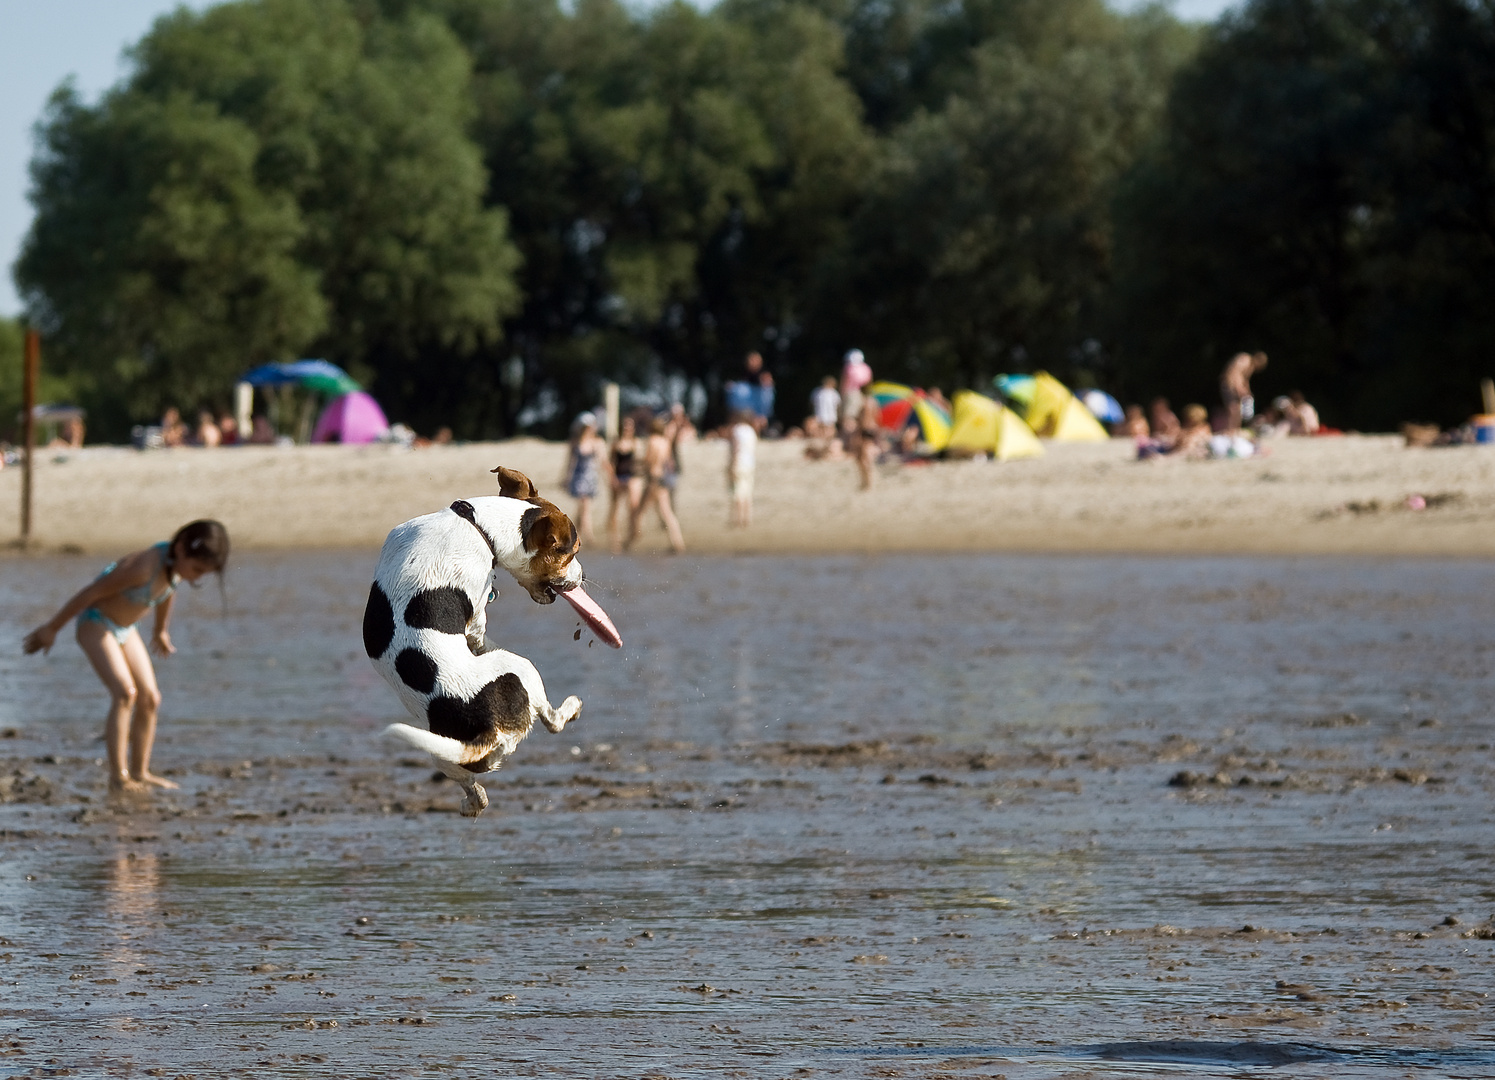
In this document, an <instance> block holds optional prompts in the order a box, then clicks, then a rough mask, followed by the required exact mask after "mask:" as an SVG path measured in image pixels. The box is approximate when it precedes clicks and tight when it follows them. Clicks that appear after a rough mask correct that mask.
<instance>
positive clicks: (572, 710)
mask: <svg viewBox="0 0 1495 1080" xmlns="http://www.w3.org/2000/svg"><path fill="white" fill-rule="evenodd" d="M580 715H581V698H579V697H577V696H576V695H575V694H572V695H571V696H570V697H568V698H567V699H566V700H565V701H563V702H561V707H560V708H559V709H556V710H555V715H554V716H553V717H541V719H542V720H544V721H545V726H546V727H547V728H549V729H550V730H551V731H552V732H557V731H560V730H561V729H562V728H563V727H565V726H566V725H567V724H569V723H570V722H571V721H573V720H575V719H576V718H577V717H578V716H580Z"/></svg>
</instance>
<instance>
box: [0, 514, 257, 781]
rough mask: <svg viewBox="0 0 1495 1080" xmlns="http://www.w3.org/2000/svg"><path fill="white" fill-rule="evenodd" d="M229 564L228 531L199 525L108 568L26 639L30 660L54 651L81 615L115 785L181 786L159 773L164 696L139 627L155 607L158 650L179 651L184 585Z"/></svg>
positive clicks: (184, 528)
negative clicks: (176, 621) (105, 696)
mask: <svg viewBox="0 0 1495 1080" xmlns="http://www.w3.org/2000/svg"><path fill="white" fill-rule="evenodd" d="M227 562H228V531H227V530H226V529H224V527H223V526H222V525H220V524H219V523H218V522H216V521H194V522H192V523H191V524H188V525H184V526H182V527H181V528H180V529H178V530H177V533H176V535H175V536H173V537H172V538H171V539H170V540H165V541H162V542H161V543H159V544H154V545H152V546H151V547H148V548H146V549H145V550H144V551H137V552H135V553H134V554H133V555H126V556H125V557H124V558H123V559H120V560H119V561H118V562H112V563H110V564H109V565H108V566H106V567H104V570H103V573H101V574H100V575H99V576H98V577H97V578H96V579H94V581H93V583H92V584H90V585H87V586H85V587H84V588H83V589H82V590H80V591H79V592H78V593H77V595H75V596H74V597H73V598H72V599H71V600H69V601H68V602H67V603H66V604H64V605H62V610H61V611H59V612H58V613H57V614H56V615H54V616H52V618H51V619H49V620H47V621H46V622H45V623H43V624H42V625H41V626H38V627H37V628H36V629H35V630H33V631H31V633H29V634H27V635H26V638H25V640H24V641H23V642H22V648H23V649H24V650H25V651H26V653H27V654H28V655H29V654H31V653H35V652H48V651H50V650H51V648H52V643H53V642H55V641H56V640H57V635H58V633H59V632H60V631H61V630H62V627H63V626H64V625H65V624H66V623H67V621H68V620H69V619H71V618H73V617H75V616H76V617H77V620H78V623H77V630H76V636H77V639H78V646H79V647H80V648H81V649H82V650H83V654H84V655H85V656H87V657H88V662H89V663H90V664H92V665H93V670H94V672H95V673H96V674H97V675H98V677H99V680H100V681H101V682H102V683H103V684H104V689H106V690H108V691H109V698H110V701H109V716H108V719H107V720H106V721H105V723H104V745H105V747H106V749H107V751H108V754H109V787H110V789H111V790H115V791H141V790H145V789H147V788H148V787H151V786H155V787H163V788H174V787H176V786H177V785H176V784H174V783H172V782H171V781H170V780H167V779H164V778H163V777H160V776H156V775H155V774H154V773H152V772H151V769H150V765H151V746H152V744H153V743H154V742H155V739H156V713H157V710H158V709H159V708H160V706H161V691H160V690H159V689H157V686H156V672H155V669H154V668H153V667H151V658H150V653H148V652H147V651H146V647H145V642H143V641H142V640H141V637H140V633H139V631H137V630H136V629H135V624H136V623H137V622H138V621H140V618H141V617H142V616H143V615H144V614H145V613H146V612H147V611H150V610H152V609H154V610H155V613H156V616H155V626H154V628H153V630H152V632H151V647H152V648H154V649H155V650H156V652H157V653H158V654H159V655H161V656H170V655H171V654H172V653H174V652H176V649H175V648H174V647H173V646H172V644H171V635H170V634H169V633H168V628H169V626H170V624H171V607H172V602H173V600H174V599H175V593H176V587H177V585H178V584H179V583H181V582H183V581H185V582H188V583H189V584H194V585H195V584H196V583H197V582H198V581H200V580H201V579H202V578H203V577H205V576H207V575H208V574H218V575H219V580H220V581H221V580H222V574H223V567H224V566H225V565H226V564H227Z"/></svg>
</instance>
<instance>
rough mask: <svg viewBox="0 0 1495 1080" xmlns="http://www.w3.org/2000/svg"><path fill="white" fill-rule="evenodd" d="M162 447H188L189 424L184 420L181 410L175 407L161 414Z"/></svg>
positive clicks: (170, 407) (168, 408)
mask: <svg viewBox="0 0 1495 1080" xmlns="http://www.w3.org/2000/svg"><path fill="white" fill-rule="evenodd" d="M161 445H162V446H186V445H187V424H186V422H185V421H183V420H182V413H181V410H180V409H178V408H177V407H176V406H175V405H170V406H167V409H166V411H165V412H164V413H162V414H161Z"/></svg>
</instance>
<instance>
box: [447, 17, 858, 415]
mask: <svg viewBox="0 0 1495 1080" xmlns="http://www.w3.org/2000/svg"><path fill="white" fill-rule="evenodd" d="M430 9H431V10H433V11H438V12H440V13H441V14H442V15H443V17H444V18H446V19H447V20H448V22H449V25H451V26H452V27H453V29H454V30H455V32H456V33H457V34H458V36H459V37H460V38H461V39H462V40H463V41H464V43H465V44H466V45H467V47H468V50H469V52H470V53H471V55H472V56H473V57H474V64H475V75H474V92H475V97H476V100H477V102H478V115H479V121H478V124H477V128H476V130H477V132H478V138H479V140H480V142H481V143H482V144H483V146H484V149H485V152H486V161H487V164H488V168H489V171H490V174H491V176H492V185H491V190H490V196H489V197H490V201H491V202H493V203H495V204H498V205H502V206H505V207H507V208H508V209H509V211H510V213H511V216H512V217H511V220H512V222H513V230H514V235H515V238H516V241H517V242H518V244H519V245H520V247H521V248H522V250H523V252H524V257H525V264H524V269H523V271H522V280H523V283H524V292H525V305H524V309H523V310H522V311H521V312H520V313H519V314H518V315H517V316H515V317H514V318H513V319H512V320H511V321H510V322H509V324H508V331H509V334H508V342H507V344H506V345H505V346H504V347H503V348H501V349H497V350H494V351H493V352H492V354H491V356H492V362H491V363H490V364H489V365H488V366H489V370H490V371H495V372H496V371H499V370H503V369H507V370H510V371H514V372H516V373H519V372H522V377H523V380H524V387H523V391H522V395H510V396H509V401H508V408H509V411H508V416H509V419H510V421H512V418H513V416H514V415H515V414H516V413H517V411H518V407H519V405H520V404H521V400H520V398H521V397H522V400H526V401H533V400H535V399H536V398H537V397H540V396H542V395H544V396H546V397H548V399H549V400H551V401H553V402H555V403H556V404H557V406H558V407H559V410H560V412H561V414H562V415H564V414H566V413H569V412H571V411H573V410H574V409H575V408H577V407H579V406H580V405H582V404H589V403H591V402H592V401H594V400H595V396H594V395H595V389H596V386H595V384H596V382H597V381H598V379H599V378H600V377H601V376H602V375H603V373H604V372H605V373H606V374H607V375H609V376H611V377H614V378H617V377H623V378H632V379H634V380H637V381H643V380H645V379H646V378H648V377H649V376H650V374H651V373H654V374H657V373H659V372H660V371H670V372H676V373H684V374H686V375H688V376H689V377H691V378H694V379H698V380H700V381H702V382H704V383H708V384H710V383H713V382H714V381H716V380H717V378H718V374H719V370H720V369H721V368H722V367H723V366H725V365H728V364H734V363H738V362H740V357H741V351H742V350H744V349H746V348H748V347H752V346H754V345H758V344H761V343H762V342H763V341H764V334H765V331H766V330H772V331H773V332H774V333H775V334H777V328H778V327H780V326H782V325H792V324H793V323H795V322H796V321H797V320H800V319H802V317H803V313H802V311H801V310H800V309H801V308H802V306H803V302H804V297H805V294H806V292H807V285H808V278H809V275H810V274H811V272H812V270H813V267H814V265H815V264H816V263H817V261H818V259H819V258H820V255H821V251H822V249H823V248H824V247H825V246H826V245H827V244H830V243H832V242H833V241H834V238H835V237H836V236H837V235H838V234H839V230H840V229H841V228H842V227H843V224H844V219H845V217H846V207H847V203H848V199H849V197H850V195H851V194H852V193H854V192H855V191H856V190H857V189H858V186H859V184H860V178H861V174H862V173H863V172H864V171H865V165H866V162H867V161H868V159H869V156H870V143H869V140H868V137H867V134H866V132H865V130H864V129H863V128H862V125H861V123H860V118H859V116H858V106H857V101H856V98H855V96H854V94H852V93H851V92H850V89H849V88H848V87H847V86H846V85H845V84H844V82H843V81H842V80H841V79H840V78H839V75H838V67H839V65H840V42H839V35H838V33H837V31H836V29H835V27H834V26H832V25H831V24H830V23H829V22H828V21H826V20H825V19H824V18H823V17H821V16H819V15H817V14H815V13H814V12H812V11H811V10H810V9H808V8H805V7H801V6H797V5H792V4H773V3H762V4H733V5H727V6H726V7H723V8H721V9H717V10H715V11H712V12H709V13H703V12H701V11H699V10H697V9H696V8H693V7H691V6H689V5H685V4H673V5H666V6H664V7H661V8H658V9H656V10H654V11H651V12H647V13H644V14H640V15H634V14H631V13H630V12H629V11H628V10H627V9H626V8H624V7H622V6H621V5H620V4H617V3H614V2H612V0H584V2H582V3H580V4H578V5H577V7H576V9H575V11H574V12H573V13H572V14H570V15H565V14H562V13H560V12H559V11H558V10H557V9H556V8H555V7H554V5H552V4H550V3H547V2H544V0H506V2H500V3H487V2H481V0H446V2H442V3H432V4H431V5H430ZM505 393H506V394H507V393H508V388H505Z"/></svg>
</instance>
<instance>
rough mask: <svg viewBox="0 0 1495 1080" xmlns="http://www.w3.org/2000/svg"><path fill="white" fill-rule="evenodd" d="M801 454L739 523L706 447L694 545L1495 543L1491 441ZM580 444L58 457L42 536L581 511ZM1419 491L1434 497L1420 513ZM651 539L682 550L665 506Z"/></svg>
mask: <svg viewBox="0 0 1495 1080" xmlns="http://www.w3.org/2000/svg"><path fill="white" fill-rule="evenodd" d="M802 451H803V444H802V443H799V442H779V443H765V444H763V445H761V446H760V449H759V463H758V471H757V498H756V501H755V520H754V523H753V526H752V527H751V528H750V529H747V530H733V529H730V528H728V527H727V524H726V521H727V503H728V500H727V490H726V482H725V477H724V470H725V465H726V453H727V452H726V448H725V445H724V444H723V443H720V442H703V443H700V444H697V445H694V446H691V447H689V448H688V449H687V453H686V457H685V461H684V471H683V475H682V477H681V484H680V489H679V492H678V496H677V498H678V510H679V514H680V520H681V524H682V526H683V528H684V531H685V536H686V541H687V544H688V546H689V547H690V549H691V550H693V551H697V552H709V553H728V552H732V553H752V552H832V551H845V552H858V551H872V552H875V551H1073V552H1157V553H1174V552H1176V553H1200V554H1206V553H1259V554H1279V555H1281V554H1362V555H1438V556H1467V557H1489V556H1492V555H1495V485H1492V483H1491V481H1492V480H1495V448H1490V447H1453V448H1444V449H1421V450H1408V449H1405V448H1404V447H1403V445H1402V440H1401V439H1400V438H1399V437H1396V436H1351V437H1347V438H1336V439H1293V440H1288V439H1282V440H1278V441H1276V442H1274V443H1272V444H1271V453H1270V455H1269V456H1268V457H1265V458H1261V459H1257V460H1251V461H1216V462H1160V463H1138V462H1135V461H1133V460H1132V449H1131V445H1130V444H1129V443H1127V442H1124V441H1114V442H1112V443H1110V444H1102V445H1094V444H1060V445H1054V444H1051V445H1050V446H1049V447H1048V453H1047V454H1046V455H1045V456H1044V457H1043V458H1041V459H1036V460H1029V461H1017V462H1007V463H1000V464H999V463H991V462H936V463H933V464H929V465H920V466H901V465H888V466H884V467H882V468H881V469H880V471H879V475H878V482H877V484H876V485H875V487H874V490H873V491H872V492H870V493H863V492H859V491H857V490H856V474H855V469H854V467H853V466H852V464H851V463H850V462H846V461H841V462H810V461H806V460H805V459H804V457H803V454H802ZM564 458H565V447H564V446H563V445H561V444H556V443H545V442H540V441H537V440H528V439H525V440H515V441H511V442H503V443H472V444H465V445H461V446H449V447H433V448H429V449H424V450H419V451H406V450H401V449H397V448H393V447H385V446H370V447H343V446H317V447H288V448H274V447H241V448H234V449H227V450H207V451H205V450H195V449H184V450H172V451H153V452H146V453H142V452H137V451H134V450H130V449H125V448H117V447H97V448H87V449H85V450H82V451H71V452H56V451H48V452H45V453H42V454H40V455H39V465H38V468H37V472H36V501H35V510H34V526H33V538H34V541H35V548H36V549H37V550H40V551H51V552H56V551H70V550H81V551H85V552H89V553H110V552H118V551H120V550H123V549H127V548H129V547H131V546H132V545H133V546H140V545H143V544H146V543H149V542H151V541H154V540H157V539H159V538H160V537H162V536H164V535H166V534H168V533H169V532H170V531H171V530H172V529H173V528H175V527H176V526H177V525H178V524H180V523H182V522H185V521H187V520H190V519H192V518H195V517H217V518H219V519H221V520H222V521H223V522H224V523H225V524H227V526H228V528H229V530H230V533H231V534H232V535H233V537H234V539H235V543H236V545H237V546H239V547H240V548H252V549H279V548H328V547H374V546H377V545H378V544H380V543H381V542H382V541H383V538H384V536H385V534H386V533H387V532H388V530H389V529H390V527H391V526H393V525H395V524H397V523H398V522H400V521H403V520H406V519H408V518H411V517H414V516H416V515H419V514H422V513H429V512H430V511H432V510H435V509H438V508H440V507H442V506H445V505H447V504H448V503H449V502H451V501H452V500H453V499H456V498H459V497H463V496H472V495H482V494H488V493H490V492H491V491H492V490H493V487H492V481H491V479H490V478H489V477H488V475H487V472H488V470H489V469H491V468H493V467H494V466H495V465H499V464H503V465H507V466H510V467H513V468H517V469H520V470H521V471H523V472H525V473H527V474H529V475H530V476H531V477H532V478H533V479H534V480H535V481H536V483H537V484H538V485H539V487H540V489H541V492H542V494H545V495H546V496H548V497H550V498H553V499H555V501H556V502H557V503H558V504H559V505H561V507H562V508H563V509H565V510H566V511H567V512H568V513H569V512H572V511H573V510H574V505H575V504H574V500H572V499H570V498H568V497H565V496H564V495H563V494H562V489H561V486H560V484H559V483H558V481H557V478H558V477H559V476H560V474H561V471H562V466H563V462H564ZM20 491H21V471H20V469H18V468H8V469H5V470H4V471H3V472H0V537H3V538H5V539H6V540H9V539H11V538H14V537H15V536H17V534H18V532H19V518H20V512H19V506H20ZM1412 494H1420V495H1422V496H1424V497H1428V498H1430V499H1431V502H1432V505H1431V506H1430V507H1429V508H1428V509H1426V510H1422V511H1414V510H1411V509H1408V508H1407V507H1406V505H1405V502H1406V499H1407V496H1409V495H1412ZM1435 496H1444V497H1445V498H1442V499H1438V498H1432V497H1435ZM599 502H600V504H601V505H600V507H599V510H600V516H599V519H598V528H599V536H598V539H597V543H598V544H603V543H605V542H606V541H605V537H604V536H602V535H601V532H600V530H601V525H602V521H603V520H605V514H606V499H605V498H604V499H602V500H599ZM640 547H641V550H645V551H658V550H663V549H664V536H663V533H662V531H660V529H659V528H658V525H657V523H656V522H654V521H650V522H648V523H646V531H645V536H644V539H643V540H642V541H641V544H640ZM8 550H11V549H8Z"/></svg>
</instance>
